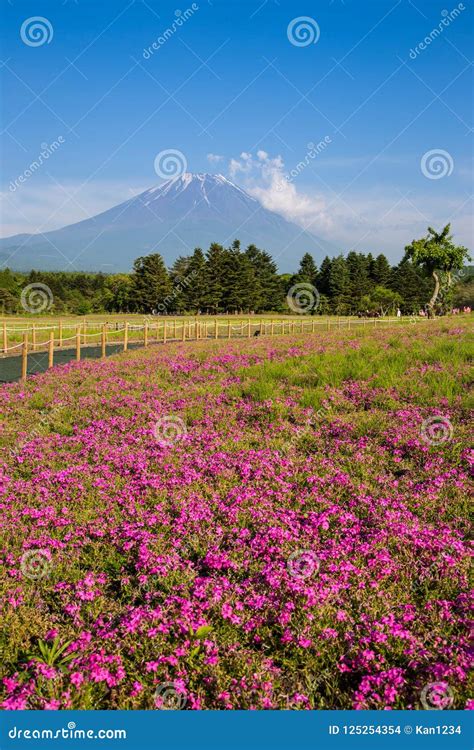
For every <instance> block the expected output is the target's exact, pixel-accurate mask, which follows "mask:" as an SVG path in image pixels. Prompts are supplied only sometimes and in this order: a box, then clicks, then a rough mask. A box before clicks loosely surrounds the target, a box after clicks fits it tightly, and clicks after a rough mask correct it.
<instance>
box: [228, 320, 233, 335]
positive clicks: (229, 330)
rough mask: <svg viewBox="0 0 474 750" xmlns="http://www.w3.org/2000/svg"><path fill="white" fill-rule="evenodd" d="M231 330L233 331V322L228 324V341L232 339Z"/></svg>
mask: <svg viewBox="0 0 474 750" xmlns="http://www.w3.org/2000/svg"><path fill="white" fill-rule="evenodd" d="M231 330H232V325H231V322H230V320H229V321H228V322H227V338H228V339H230V337H231Z"/></svg>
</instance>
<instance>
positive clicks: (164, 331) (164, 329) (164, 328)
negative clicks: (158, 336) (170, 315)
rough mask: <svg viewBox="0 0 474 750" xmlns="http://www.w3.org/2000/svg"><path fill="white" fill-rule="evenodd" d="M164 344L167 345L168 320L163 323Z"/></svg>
mask: <svg viewBox="0 0 474 750" xmlns="http://www.w3.org/2000/svg"><path fill="white" fill-rule="evenodd" d="M163 344H166V320H164V321H163Z"/></svg>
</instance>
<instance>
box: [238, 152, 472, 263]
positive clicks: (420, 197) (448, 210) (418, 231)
mask: <svg viewBox="0 0 474 750" xmlns="http://www.w3.org/2000/svg"><path fill="white" fill-rule="evenodd" d="M305 159H306V155H305V156H304V157H303V159H302V160H301V161H302V163H305ZM294 171H296V172H297V174H300V173H301V172H302V171H303V169H300V170H291V169H290V170H289V171H288V172H287V170H286V169H285V164H284V162H283V159H282V157H281V156H275V157H271V156H270V155H269V154H268V153H267V152H266V151H263V150H260V151H257V154H256V157H254V156H252V155H251V154H249V153H246V152H243V153H242V154H241V155H240V157H239V158H238V159H231V161H230V164H229V174H230V176H231V177H234V178H235V177H240V182H241V184H242V187H244V188H245V189H246V190H247V191H248V192H249V193H250V194H251V195H253V196H254V197H255V198H257V199H258V200H259V201H260V202H261V203H262V204H263V206H265V208H268V209H269V210H270V211H274V212H275V213H278V214H281V215H282V216H284V217H285V218H286V219H288V220H289V221H293V222H294V223H295V224H298V225H299V226H301V227H302V228H304V229H307V230H309V231H311V232H313V233H314V234H316V235H319V236H320V237H322V238H324V239H326V240H328V241H330V242H331V243H332V244H333V245H335V246H336V247H338V248H340V250H341V251H344V252H345V251H348V250H350V249H352V248H354V249H356V250H358V251H360V252H369V251H371V252H376V253H377V252H386V253H387V254H389V255H391V256H392V258H393V259H395V260H396V259H398V260H399V259H400V258H401V256H402V254H403V249H404V247H405V245H407V244H408V243H409V242H411V240H412V239H413V238H414V237H417V236H422V235H423V234H425V233H426V230H427V227H428V225H429V224H431V225H433V226H436V227H441V226H443V225H444V224H447V223H448V222H452V224H453V230H454V233H455V239H456V241H457V242H459V243H462V244H464V245H466V246H467V247H469V246H470V245H472V239H471V238H472V216H471V211H470V206H469V203H465V202H464V201H465V197H463V198H461V199H459V198H457V197H456V196H451V197H447V196H442V195H440V196H439V197H438V198H433V196H432V195H428V194H414V193H412V192H409V193H408V194H403V193H401V192H400V191H398V190H397V189H395V188H391V187H387V186H384V187H383V188H380V187H378V186H376V187H374V188H373V189H372V190H370V191H369V190H364V191H360V190H359V191H356V190H355V189H354V190H353V191H352V192H347V193H344V194H342V195H340V196H339V195H338V194H337V193H336V192H335V191H332V190H330V189H329V188H328V189H327V190H325V191H324V192H322V191H317V190H314V191H309V190H308V188H306V190H301V189H300V188H298V186H297V184H296V181H294V180H293V177H292V174H293V172H294Z"/></svg>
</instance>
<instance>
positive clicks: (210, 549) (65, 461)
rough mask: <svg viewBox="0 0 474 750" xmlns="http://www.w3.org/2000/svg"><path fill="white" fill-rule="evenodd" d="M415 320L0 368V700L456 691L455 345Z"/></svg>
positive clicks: (460, 560) (361, 698)
mask: <svg viewBox="0 0 474 750" xmlns="http://www.w3.org/2000/svg"><path fill="white" fill-rule="evenodd" d="M433 326H435V331H434V332H433V334H432V335H430V336H428V335H427V329H424V328H423V329H422V330H421V326H407V327H406V328H404V329H400V331H398V332H397V336H396V337H395V335H394V333H393V331H391V330H390V329H389V328H386V329H382V330H378V329H376V330H375V331H372V329H370V331H369V330H368V327H367V328H366V329H365V330H366V332H365V333H364V335H362V332H361V331H353V330H351V331H343V330H338V331H337V332H334V333H330V334H327V335H324V336H322V335H319V334H318V335H317V336H316V335H315V336H297V335H292V336H289V335H288V336H286V337H275V338H271V339H270V338H268V339H266V338H265V337H264V336H261V337H259V338H258V339H255V340H253V339H252V340H249V341H248V342H245V345H243V342H242V341H240V342H236V341H229V342H212V341H209V342H206V341H203V342H193V343H190V344H173V345H170V346H169V348H166V347H156V349H153V348H150V349H147V350H141V351H135V352H133V353H129V354H128V355H127V354H125V355H121V356H119V357H116V358H109V359H107V360H102V361H84V362H81V363H71V364H68V365H66V366H65V367H63V368H58V369H55V370H52V371H50V372H48V373H45V374H43V375H39V376H37V377H35V378H33V379H31V380H29V381H27V383H26V384H16V385H7V386H3V387H1V388H0V402H1V410H2V414H4V424H5V428H4V432H3V433H2V435H0V440H3V441H4V442H6V443H7V444H8V446H9V447H11V446H12V445H15V446H17V447H16V449H15V450H14V451H13V452H11V451H6V452H5V453H4V454H3V455H2V463H0V511H1V523H2V539H3V542H2V546H1V548H0V556H1V562H2V563H3V564H2V566H1V571H2V572H1V573H0V577H1V591H2V597H3V601H2V612H3V613H6V615H5V614H4V616H6V617H7V618H8V619H7V622H8V628H6V631H8V632H12V633H13V632H19V633H21V640H22V643H23V644H24V648H23V650H22V654H21V655H19V653H18V649H17V644H16V642H13V641H11V642H10V641H8V640H7V641H6V643H5V644H4V648H5V658H4V659H3V660H2V667H0V669H1V670H2V671H1V677H0V679H1V682H0V688H1V702H2V706H3V708H5V709H9V710H23V709H65V708H74V709H83V708H90V707H91V706H93V707H94V708H96V709H158V710H162V709H166V708H180V709H182V710H200V709H224V710H231V709H267V708H268V709H292V710H305V709H308V708H309V709H315V708H316V709H318V708H321V709H334V708H346V709H350V708H358V709H371V708H375V709H382V708H387V709H389V708H416V709H419V708H423V705H422V693H423V690H424V689H425V688H426V695H425V694H423V695H424V698H423V700H425V701H427V702H428V703H429V705H430V706H431V705H433V706H434V707H444V706H445V704H447V701H449V702H450V706H449V707H453V708H464V707H468V706H469V703H468V701H469V697H470V696H469V693H468V689H467V674H468V668H469V655H468V654H469V640H468V639H469V631H468V618H469V607H470V603H471V599H470V595H469V589H468V581H467V572H468V562H469V546H468V541H467V529H468V527H467V523H466V520H465V517H464V515H465V507H466V497H468V493H469V476H468V469H469V459H470V455H469V452H468V448H467V445H468V443H467V441H468V436H469V428H468V424H467V408H466V388H465V383H466V382H467V373H468V358H467V356H465V355H466V350H465V348H464V330H465V326H464V327H463V326H461V327H460V329H459V330H458V329H455V331H454V332H453V330H449V323H448V324H447V325H446V324H444V323H443V321H440V322H435V323H433ZM454 335H455V336H457V339H456V346H455V347H453V345H452V344H453V336H454ZM38 409H40V410H41V425H40V426H38V427H37V429H35V428H36V426H37V425H36V423H35V420H36V421H37V420H38ZM433 416H434V417H443V419H447V420H449V424H450V425H451V426H452V428H453V429H452V432H451V430H449V429H447V428H446V424H447V423H446V422H443V425H444V427H443V426H441V432H439V428H438V427H436V426H435V427H434V433H433V434H435V433H436V435H435V437H436V436H438V437H439V436H440V435H441V434H442V435H448V433H449V439H445V440H438V439H436V440H426V439H425V436H424V433H423V431H422V425H423V424H424V423H426V420H430V419H431V418H432V417H433ZM157 424H159V425H160V427H159V429H158V428H157V430H154V427H155V426H156V425H157ZM430 424H431V423H430ZM436 424H438V422H437V423H436ZM448 427H449V426H448ZM427 429H428V428H427ZM155 432H156V433H157V434H155ZM425 432H426V430H425ZM428 432H430V430H429V429H428ZM430 434H431V432H430ZM25 553H30V554H29V555H28V556H27V560H26V562H25V561H23V564H22V558H23V556H24V555H25ZM35 555H36V557H35ZM30 558H31V559H30ZM25 571H26V574H25ZM43 572H44V574H43ZM39 573H41V575H40V574H39ZM28 574H29V575H28ZM23 652H24V653H23ZM427 686H428V687H429V689H428V688H427ZM433 686H434V687H433ZM451 699H452V702H451ZM441 704H442V705H441Z"/></svg>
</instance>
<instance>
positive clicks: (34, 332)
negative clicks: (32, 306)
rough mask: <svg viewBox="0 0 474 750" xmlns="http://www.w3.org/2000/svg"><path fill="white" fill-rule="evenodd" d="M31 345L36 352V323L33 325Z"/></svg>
mask: <svg viewBox="0 0 474 750" xmlns="http://www.w3.org/2000/svg"><path fill="white" fill-rule="evenodd" d="M31 345H32V348H33V351H35V350H36V326H35V324H34V323H32V325H31Z"/></svg>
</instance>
